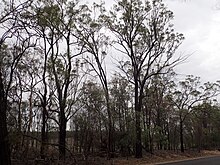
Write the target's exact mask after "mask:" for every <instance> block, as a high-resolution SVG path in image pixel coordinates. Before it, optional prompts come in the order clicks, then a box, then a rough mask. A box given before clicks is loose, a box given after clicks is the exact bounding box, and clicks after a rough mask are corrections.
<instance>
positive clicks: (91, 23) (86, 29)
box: [78, 4, 114, 158]
mask: <svg viewBox="0 0 220 165" xmlns="http://www.w3.org/2000/svg"><path fill="white" fill-rule="evenodd" d="M83 9H84V11H85V13H84V18H80V19H79V28H78V36H79V39H80V42H81V44H82V45H83V46H84V49H85V50H86V52H87V53H88V54H89V55H91V56H87V57H86V58H84V60H85V62H86V63H88V64H90V66H91V68H92V71H94V72H95V74H96V75H97V76H98V78H99V80H100V82H101V84H102V87H103V90H104V91H105V100H106V110H107V114H108V158H111V157H113V156H114V154H113V152H114V146H113V144H114V138H113V132H114V128H113V125H112V124H113V123H112V112H111V111H112V110H111V106H110V98H109V97H110V96H109V87H108V78H107V71H106V66H105V58H106V55H107V48H108V46H109V38H108V36H107V35H105V33H104V32H102V31H103V30H104V29H103V24H102V19H101V18H100V16H101V14H102V12H104V11H105V9H104V8H103V4H101V5H98V4H94V6H93V9H94V11H95V12H94V13H91V12H90V9H89V8H88V6H86V5H84V6H83ZM97 9H99V10H98V11H97ZM96 12H97V13H96ZM92 14H93V15H95V18H94V19H93V18H92ZM97 15H98V16H97ZM86 55H87V54H86Z"/></svg>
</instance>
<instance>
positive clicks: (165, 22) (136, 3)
mask: <svg viewBox="0 0 220 165" xmlns="http://www.w3.org/2000/svg"><path fill="white" fill-rule="evenodd" d="M172 19H173V13H172V12H171V11H169V10H168V9H167V8H166V7H165V5H164V4H163V3H162V1H161V0H153V1H145V2H143V1H141V0H121V1H118V3H117V4H116V5H114V7H113V10H112V11H111V12H110V13H109V14H108V16H104V17H103V20H104V22H103V23H105V24H106V25H107V27H108V28H109V30H110V31H111V32H112V33H113V34H114V36H115V45H114V46H115V48H116V49H117V50H118V51H119V53H121V54H122V55H124V56H125V57H126V59H127V60H126V61H121V62H120V68H121V70H122V71H123V72H124V73H125V75H126V76H127V77H128V78H129V80H131V81H132V83H133V85H134V93H135V97H134V100H135V119H136V152H135V156H136V158H140V157H142V141H141V132H142V131H141V130H142V128H141V112H142V100H143V97H144V87H145V84H146V82H147V81H148V80H149V79H150V78H151V77H152V76H154V75H157V74H166V73H167V72H169V71H170V69H171V68H173V67H174V66H175V65H176V64H177V63H178V62H180V61H181V58H180V57H177V58H174V53H175V51H176V49H177V48H178V47H179V45H180V44H181V42H182V40H183V35H182V34H179V33H176V32H175V31H174V29H173V24H172V23H171V20H172Z"/></svg>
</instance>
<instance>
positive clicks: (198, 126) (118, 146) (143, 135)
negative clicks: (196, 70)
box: [0, 0, 220, 165]
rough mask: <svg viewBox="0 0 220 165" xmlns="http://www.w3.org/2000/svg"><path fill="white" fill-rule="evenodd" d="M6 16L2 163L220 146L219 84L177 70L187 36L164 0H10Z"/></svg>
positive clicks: (0, 21)
mask: <svg viewBox="0 0 220 165" xmlns="http://www.w3.org/2000/svg"><path fill="white" fill-rule="evenodd" d="M0 13H1V14H0V164H1V165H11V164H12V162H13V161H14V160H19V161H21V162H23V163H24V164H25V162H26V164H27V161H28V160H44V161H45V162H46V164H49V163H48V162H49V161H50V162H53V163H51V164H55V163H56V162H58V161H63V162H65V161H66V162H68V161H69V162H71V163H72V164H78V163H79V162H80V161H85V162H87V161H89V160H90V159H91V158H93V157H104V158H105V159H114V158H115V157H135V158H137V159H138V158H142V157H143V155H144V154H146V153H150V154H153V153H154V152H155V151H158V150H159V151H176V152H185V151H186V150H195V151H197V152H200V151H201V150H204V149H208V150H214V149H219V147H220V106H219V103H218V94H219V92H220V83H219V82H218V81H217V82H202V81H201V80H200V78H199V77H197V76H196V75H187V76H180V75H178V74H177V73H176V72H175V67H176V66H177V65H182V63H183V62H184V61H185V60H186V58H187V55H186V56H182V55H180V54H179V53H178V52H177V50H178V48H179V46H180V45H181V43H182V42H184V35H183V34H181V33H178V32H176V30H175V26H174V25H173V23H172V21H173V18H174V13H173V12H172V11H170V10H169V9H168V8H167V7H166V5H165V4H164V3H163V1H162V0H146V1H142V0H117V1H116V2H114V3H113V4H112V7H111V9H108V8H107V7H106V6H105V4H104V3H102V2H101V3H92V4H89V3H84V2H83V1H79V0H10V1H9V0H2V1H0ZM189 60H190V59H189ZM87 163H88V162H87Z"/></svg>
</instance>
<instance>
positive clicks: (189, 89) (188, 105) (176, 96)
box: [170, 75, 219, 152]
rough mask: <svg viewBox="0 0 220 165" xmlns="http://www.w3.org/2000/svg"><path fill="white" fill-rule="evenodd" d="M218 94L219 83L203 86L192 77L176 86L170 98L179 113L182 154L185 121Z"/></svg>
mask: <svg viewBox="0 0 220 165" xmlns="http://www.w3.org/2000/svg"><path fill="white" fill-rule="evenodd" d="M218 94H219V84H218V82H216V83H210V82H207V83H204V84H203V85H201V82H200V78H199V77H194V76H192V75H189V76H187V77H186V78H185V80H183V81H179V83H178V84H176V86H175V88H174V91H173V92H172V96H171V97H170V98H171V99H172V104H173V105H174V106H175V108H176V110H177V112H178V117H179V131H180V148H181V152H184V121H185V120H186V118H187V117H188V115H189V114H191V113H192V107H193V106H194V105H196V104H198V103H200V102H201V101H206V100H208V99H210V98H212V97H215V96H217V95H218Z"/></svg>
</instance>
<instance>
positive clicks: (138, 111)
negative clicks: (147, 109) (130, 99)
mask: <svg viewBox="0 0 220 165" xmlns="http://www.w3.org/2000/svg"><path fill="white" fill-rule="evenodd" d="M138 94H139V92H138V84H137V82H136V84H135V119H136V120H135V127H136V147H135V157H136V158H141V157H142V143H141V105H140V102H139V95H138Z"/></svg>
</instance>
